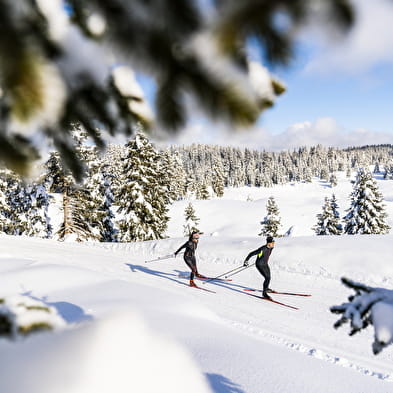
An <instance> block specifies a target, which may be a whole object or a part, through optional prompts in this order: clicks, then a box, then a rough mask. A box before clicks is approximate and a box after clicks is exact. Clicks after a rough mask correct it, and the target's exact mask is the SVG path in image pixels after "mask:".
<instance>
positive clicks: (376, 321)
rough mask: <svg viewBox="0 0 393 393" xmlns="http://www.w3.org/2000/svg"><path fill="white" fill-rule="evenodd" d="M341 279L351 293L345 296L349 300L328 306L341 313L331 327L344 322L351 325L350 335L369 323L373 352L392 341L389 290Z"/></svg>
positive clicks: (392, 306) (392, 309)
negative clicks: (353, 292) (372, 330)
mask: <svg viewBox="0 0 393 393" xmlns="http://www.w3.org/2000/svg"><path fill="white" fill-rule="evenodd" d="M341 281H342V282H343V284H344V285H345V286H347V287H348V288H351V289H353V290H355V295H352V296H350V297H349V298H348V300H349V302H347V303H343V304H341V305H340V306H332V307H331V308H330V311H331V312H332V313H335V314H342V317H341V318H340V319H339V320H338V321H337V322H336V323H335V324H334V327H335V328H336V329H337V328H339V327H341V326H342V325H344V324H345V323H347V322H348V323H350V326H351V330H350V332H349V335H350V336H352V335H354V334H355V333H358V332H360V331H361V330H363V329H365V328H366V327H367V326H369V325H373V326H374V342H373V345H372V349H373V352H374V354H375V355H377V354H378V353H380V352H381V351H382V349H383V348H385V347H387V346H388V345H389V344H391V343H392V342H393V290H389V289H384V288H373V287H368V286H366V285H364V284H361V283H357V282H355V281H352V280H349V279H347V278H344V277H343V278H342V279H341Z"/></svg>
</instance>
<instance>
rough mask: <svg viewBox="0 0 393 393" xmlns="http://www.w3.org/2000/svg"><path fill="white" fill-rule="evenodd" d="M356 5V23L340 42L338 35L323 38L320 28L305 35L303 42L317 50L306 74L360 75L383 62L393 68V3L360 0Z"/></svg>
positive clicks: (314, 28) (315, 28)
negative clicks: (336, 73)
mask: <svg viewBox="0 0 393 393" xmlns="http://www.w3.org/2000/svg"><path fill="white" fill-rule="evenodd" d="M353 5H354V8H355V13H356V23H355V25H354V26H353V27H352V29H351V30H350V31H349V33H348V34H347V35H345V36H344V37H341V38H340V39H339V41H337V36H336V37H335V38H336V39H335V40H331V41H330V42H328V41H327V40H326V39H323V38H322V35H321V34H320V32H318V30H319V27H316V26H313V27H312V28H311V29H310V30H307V31H305V32H303V34H302V40H304V41H306V42H309V43H310V42H311V43H313V44H314V45H315V46H316V47H317V55H316V56H314V57H313V59H311V61H310V62H309V64H308V65H307V66H306V71H309V72H318V73H328V72H345V73H360V72H365V71H368V70H369V69H371V68H372V67H373V66H375V65H377V64H381V63H385V64H392V65H393V23H392V20H393V1H392V0H373V1H369V0H357V1H356V2H353ZM325 37H326V36H325Z"/></svg>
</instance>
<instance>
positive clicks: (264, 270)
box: [256, 264, 270, 299]
mask: <svg viewBox="0 0 393 393" xmlns="http://www.w3.org/2000/svg"><path fill="white" fill-rule="evenodd" d="M256 267H257V269H258V271H259V273H261V275H262V276H263V278H264V282H263V290H262V295H263V297H264V298H266V299H270V296H269V295H268V294H267V290H268V288H269V284H270V268H269V265H267V264H261V265H260V264H257V265H256Z"/></svg>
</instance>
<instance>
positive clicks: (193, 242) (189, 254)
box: [175, 232, 205, 287]
mask: <svg viewBox="0 0 393 393" xmlns="http://www.w3.org/2000/svg"><path fill="white" fill-rule="evenodd" d="M198 241H199V233H198V232H192V233H191V235H190V237H189V239H188V240H187V241H186V242H185V243H184V244H183V245H182V246H181V247H180V248H179V249H178V250H177V251H176V252H175V257H176V256H177V254H178V253H179V252H180V251H181V250H182V249H183V248H185V249H186V250H185V251H184V255H183V258H184V262H185V263H186V264H187V266H188V267H189V268H190V269H191V274H190V287H196V284H195V283H194V275H195V276H196V277H199V278H205V276H202V274H199V273H198V268H197V265H196V258H195V250H196V248H197V246H198Z"/></svg>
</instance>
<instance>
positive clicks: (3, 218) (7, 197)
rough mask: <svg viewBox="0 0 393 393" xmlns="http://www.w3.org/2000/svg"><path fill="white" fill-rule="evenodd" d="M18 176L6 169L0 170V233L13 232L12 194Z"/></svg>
mask: <svg viewBox="0 0 393 393" xmlns="http://www.w3.org/2000/svg"><path fill="white" fill-rule="evenodd" d="M18 183H19V179H18V177H17V176H16V175H15V174H14V173H13V172H12V171H10V170H8V169H1V170H0V233H6V234H9V235H11V234H13V222H12V215H13V207H12V205H13V203H12V196H11V195H12V194H13V192H14V190H15V189H16V187H17V186H18Z"/></svg>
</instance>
